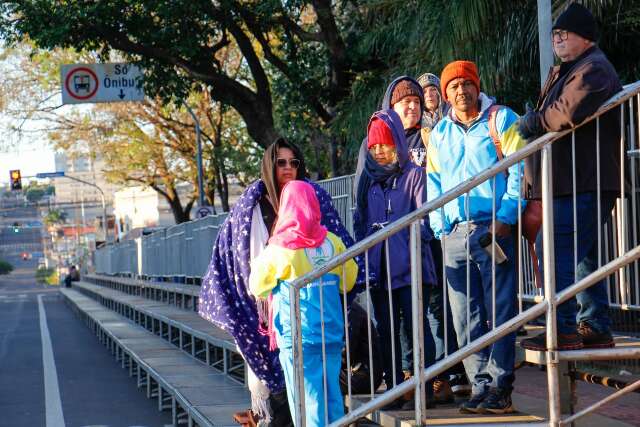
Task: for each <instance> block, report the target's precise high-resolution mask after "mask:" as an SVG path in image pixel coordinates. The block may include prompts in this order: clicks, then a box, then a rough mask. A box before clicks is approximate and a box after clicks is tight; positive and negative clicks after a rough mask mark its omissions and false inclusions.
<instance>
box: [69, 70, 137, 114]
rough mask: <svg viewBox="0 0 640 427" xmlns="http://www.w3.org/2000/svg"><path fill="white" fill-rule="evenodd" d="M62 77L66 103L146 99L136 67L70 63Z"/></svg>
mask: <svg viewBox="0 0 640 427" xmlns="http://www.w3.org/2000/svg"><path fill="white" fill-rule="evenodd" d="M61 77H62V103H63V104H82V103H94V102H126V101H142V100H144V92H143V90H142V79H143V75H142V72H141V71H140V69H139V68H138V67H136V66H135V65H132V64H126V63H114V64H68V65H63V66H62V69H61Z"/></svg>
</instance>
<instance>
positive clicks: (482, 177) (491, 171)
mask: <svg viewBox="0 0 640 427" xmlns="http://www.w3.org/2000/svg"><path fill="white" fill-rule="evenodd" d="M638 93H640V81H638V82H635V83H633V84H629V85H626V86H625V87H624V89H623V90H621V91H620V92H618V93H617V94H616V95H614V96H613V97H611V98H610V99H609V100H608V101H607V102H605V104H604V105H603V106H602V107H600V108H599V109H598V111H597V112H596V113H595V114H593V115H591V116H590V117H588V118H587V119H585V120H584V121H583V122H582V123H581V124H579V125H578V126H576V127H574V128H569V129H566V130H563V131H560V132H549V133H546V134H544V135H543V136H541V137H539V138H537V139H535V140H534V141H532V142H530V143H528V144H527V145H526V146H525V147H524V148H522V149H520V150H518V151H516V152H515V153H513V154H511V155H509V156H506V157H504V158H503V159H502V160H500V161H499V162H497V163H496V164H495V165H493V166H492V167H490V168H488V169H486V170H485V171H484V172H482V173H480V174H478V175H476V176H474V177H472V178H469V179H467V180H466V181H464V182H462V183H460V184H458V185H457V186H455V187H454V188H452V189H451V190H449V191H447V192H446V193H444V194H443V195H441V196H440V197H438V198H436V199H433V200H431V201H429V202H427V203H425V204H423V205H422V206H421V207H419V208H418V209H416V210H415V211H413V212H411V213H408V214H407V215H405V216H403V217H402V218H400V219H398V220H397V221H395V222H393V223H391V224H389V225H388V226H386V227H385V228H383V229H382V230H379V231H377V232H375V233H373V234H372V235H370V236H368V237H367V238H365V239H363V240H361V241H360V242H358V243H356V244H354V245H353V246H351V247H350V248H348V249H347V250H346V251H344V252H343V253H341V254H340V255H338V256H336V257H334V258H332V259H330V260H329V261H327V263H326V264H324V265H322V266H321V267H318V268H316V269H315V270H312V271H310V272H309V273H307V274H305V275H303V276H300V277H299V278H297V279H295V280H293V281H292V282H291V287H292V288H298V289H299V288H301V287H303V286H304V285H305V284H307V283H310V282H312V281H314V280H316V279H319V278H320V277H321V276H322V275H323V274H325V273H328V272H329V271H331V270H333V269H334V268H336V267H338V266H339V265H342V264H344V263H345V262H347V261H348V260H350V259H352V258H354V257H356V256H358V255H360V254H362V253H363V252H365V251H366V250H367V249H369V248H371V247H373V246H375V245H376V244H378V243H380V242H382V241H384V240H385V239H387V238H388V237H389V236H391V235H393V234H395V233H397V232H398V231H400V230H402V229H403V228H406V227H408V226H409V225H410V224H411V223H412V222H414V221H417V220H420V219H422V218H424V217H425V216H427V215H428V214H429V212H431V211H434V210H436V209H439V208H441V207H443V206H444V205H446V204H447V203H449V202H450V201H452V200H454V199H456V198H458V197H459V196H461V195H463V194H464V193H466V192H468V191H469V190H471V189H473V188H474V187H477V186H478V185H480V184H482V183H483V182H485V181H488V180H489V179H491V178H493V177H495V176H497V175H499V174H500V173H502V172H504V171H505V170H507V169H508V168H510V167H511V166H513V165H515V164H516V163H518V162H520V161H521V160H524V159H525V158H527V157H529V156H530V155H532V154H534V153H535V152H537V151H540V150H542V149H543V148H544V147H546V146H547V145H549V144H552V143H553V142H555V141H557V140H558V139H560V138H562V137H563V136H565V135H568V134H570V133H571V132H573V131H575V130H576V129H578V128H580V127H582V126H584V125H585V124H587V123H589V122H590V121H591V120H593V119H595V118H596V117H599V116H601V115H603V114H605V113H606V112H608V111H609V110H611V109H613V108H615V107H617V106H618V105H620V104H622V103H623V102H625V101H626V100H628V99H629V98H631V97H632V96H635V95H637V94H638Z"/></svg>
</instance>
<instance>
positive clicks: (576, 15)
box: [553, 3, 598, 41]
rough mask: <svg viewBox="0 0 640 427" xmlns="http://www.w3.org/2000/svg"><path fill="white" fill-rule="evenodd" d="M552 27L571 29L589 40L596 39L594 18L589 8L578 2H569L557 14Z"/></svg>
mask: <svg viewBox="0 0 640 427" xmlns="http://www.w3.org/2000/svg"><path fill="white" fill-rule="evenodd" d="M553 29H554V30H566V31H571V32H572V33H576V34H577V35H579V36H582V37H584V38H585V39H587V40H591V41H596V40H597V38H598V26H597V24H596V20H595V18H594V17H593V15H592V14H591V12H590V11H589V9H587V8H586V7H584V6H582V5H581V4H578V3H571V5H569V7H568V8H567V10H565V11H564V12H562V14H561V15H560V16H558V19H557V20H556V23H555V24H554V25H553Z"/></svg>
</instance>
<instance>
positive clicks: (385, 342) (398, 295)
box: [371, 286, 435, 396]
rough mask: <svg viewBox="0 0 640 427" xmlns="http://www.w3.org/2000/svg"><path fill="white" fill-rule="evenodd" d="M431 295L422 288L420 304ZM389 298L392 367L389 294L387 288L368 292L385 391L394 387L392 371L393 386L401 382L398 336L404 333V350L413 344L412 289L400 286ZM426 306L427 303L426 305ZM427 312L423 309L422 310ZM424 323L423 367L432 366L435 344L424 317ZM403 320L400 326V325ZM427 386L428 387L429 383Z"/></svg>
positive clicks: (427, 290)
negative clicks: (392, 342)
mask: <svg viewBox="0 0 640 427" xmlns="http://www.w3.org/2000/svg"><path fill="white" fill-rule="evenodd" d="M430 292H431V287H430V286H423V287H422V298H423V302H426V301H428V300H429V293H430ZM391 297H392V299H393V312H392V313H391V314H392V315H393V327H394V336H393V341H394V346H395V362H396V363H395V365H394V364H393V359H392V354H393V352H392V349H391V339H392V337H391V315H390V313H389V294H388V290H387V289H386V288H374V289H371V302H372V304H373V310H374V312H375V316H376V322H377V328H378V334H379V335H380V349H381V352H382V366H383V371H384V379H385V382H386V384H387V388H388V389H389V388H391V387H392V386H393V375H394V372H395V376H396V384H400V383H401V382H402V381H403V380H404V376H403V372H402V363H403V362H402V361H403V359H404V357H403V354H402V347H401V344H400V336H401V334H402V333H403V331H404V332H405V333H406V334H407V339H408V342H407V348H409V349H411V348H413V347H412V345H413V344H412V343H413V327H412V326H413V324H412V311H413V308H412V306H411V304H412V299H411V286H403V287H401V288H396V289H393V290H392V291H391ZM425 305H426V304H425ZM425 311H426V310H425ZM423 312H424V311H423ZM423 319H424V323H423V328H424V343H423V345H424V361H425V366H431V365H432V364H433V363H434V358H435V349H434V347H435V344H434V343H433V337H432V336H431V329H430V328H429V323H428V321H427V316H426V315H425V316H423ZM401 320H402V325H401ZM428 384H431V382H429V383H428ZM432 393H433V389H432V388H431V387H427V395H428V396H431V394H432Z"/></svg>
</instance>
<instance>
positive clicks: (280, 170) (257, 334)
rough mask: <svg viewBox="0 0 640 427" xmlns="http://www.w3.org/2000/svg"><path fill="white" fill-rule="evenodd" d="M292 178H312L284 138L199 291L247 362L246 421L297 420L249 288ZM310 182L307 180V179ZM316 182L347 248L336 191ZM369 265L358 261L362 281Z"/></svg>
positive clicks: (220, 242)
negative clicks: (283, 192)
mask: <svg viewBox="0 0 640 427" xmlns="http://www.w3.org/2000/svg"><path fill="white" fill-rule="evenodd" d="M291 180H307V179H306V169H305V164H304V158H303V155H302V152H301V151H300V149H299V148H298V147H296V146H295V145H294V144H292V143H290V142H287V141H286V140H285V139H283V138H280V139H278V140H277V141H276V142H274V143H273V144H272V145H271V146H269V148H267V150H266V151H265V153H264V156H263V158H262V167H261V177H260V179H258V180H257V181H256V182H254V183H253V184H251V185H250V186H249V187H248V188H247V189H246V190H245V191H244V193H242V195H241V196H240V198H239V199H238V201H237V202H236V204H235V206H234V207H233V208H232V210H231V212H229V215H228V216H227V219H226V220H225V222H224V223H223V224H222V226H221V228H220V231H219V233H218V236H217V238H216V241H215V243H214V247H213V255H212V259H211V262H210V264H209V268H208V270H207V273H206V275H205V276H204V278H203V281H202V287H201V290H200V307H199V314H200V315H201V316H202V317H204V318H205V319H207V320H209V321H210V322H213V323H214V324H215V325H217V326H219V327H220V328H222V329H224V330H225V331H227V332H228V333H229V334H231V335H232V336H233V337H234V339H235V341H236V344H237V345H238V348H239V349H240V351H241V353H242V354H243V356H244V358H245V360H246V362H247V365H248V368H249V369H248V371H249V374H248V379H249V390H250V391H251V410H248V411H246V412H239V413H237V414H236V415H235V416H234V418H235V419H236V421H237V422H239V423H240V424H242V425H255V424H256V422H257V421H258V420H259V421H260V425H261V426H290V425H293V423H292V421H291V415H290V411H289V407H288V403H287V394H286V389H285V380H284V375H283V372H282V367H281V366H280V362H279V360H278V351H277V350H275V351H271V350H270V349H269V337H268V336H267V326H268V319H269V316H268V305H267V304H265V303H264V302H256V301H258V300H257V299H256V298H255V297H254V296H253V295H251V293H250V292H249V275H250V272H251V271H250V264H251V260H253V259H254V258H256V257H257V256H258V255H259V254H260V253H261V252H262V251H263V250H264V248H265V247H266V245H267V242H268V240H269V237H270V236H271V233H272V231H273V226H274V224H275V222H276V213H277V212H278V207H279V199H280V191H281V189H282V188H283V187H284V185H285V184H286V183H287V182H289V181H291ZM307 181H308V180H307ZM310 184H311V185H312V186H313V188H314V190H315V193H316V196H317V198H318V201H319V202H320V211H321V213H322V220H321V223H322V225H323V226H324V227H326V228H327V229H328V230H329V231H330V232H332V233H334V234H335V235H337V236H338V237H339V238H340V239H341V240H342V241H343V242H344V243H345V245H346V246H347V247H349V246H351V245H352V244H353V239H352V238H351V236H350V235H349V233H348V232H347V230H346V229H345V228H344V226H343V225H342V221H341V220H340V217H339V216H338V212H337V211H336V210H335V208H334V207H333V205H332V203H331V196H329V194H328V193H327V192H326V191H325V190H323V189H322V188H321V187H320V186H319V185H317V184H315V183H313V182H310ZM363 272H364V266H363V265H362V264H361V263H360V264H359V275H358V276H359V278H360V280H359V282H361V281H362V279H361V278H362V277H363Z"/></svg>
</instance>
